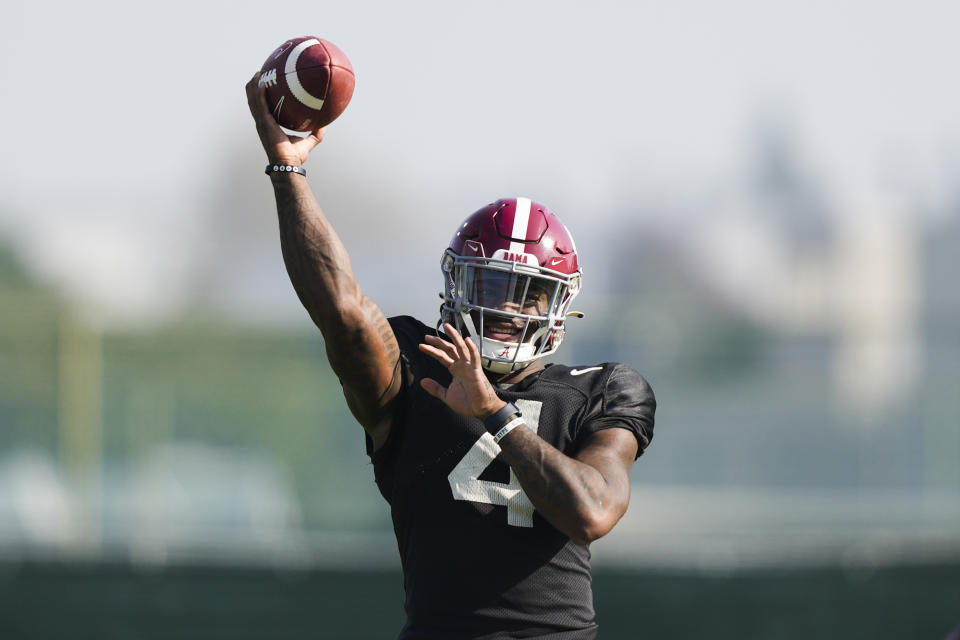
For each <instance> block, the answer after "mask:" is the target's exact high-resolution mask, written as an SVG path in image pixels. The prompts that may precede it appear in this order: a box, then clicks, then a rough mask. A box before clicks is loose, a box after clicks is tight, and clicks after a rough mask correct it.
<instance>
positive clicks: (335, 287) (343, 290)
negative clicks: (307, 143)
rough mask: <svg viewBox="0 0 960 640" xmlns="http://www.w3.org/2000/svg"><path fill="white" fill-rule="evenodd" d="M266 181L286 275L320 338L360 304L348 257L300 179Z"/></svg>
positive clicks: (285, 177)
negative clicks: (274, 206)
mask: <svg viewBox="0 0 960 640" xmlns="http://www.w3.org/2000/svg"><path fill="white" fill-rule="evenodd" d="M271 181H272V183H273V190H274V196H275V198H276V202H277V216H278V218H279V223H280V247H281V250H282V252H283V262H284V264H285V265H286V268H287V274H288V275H289V276H290V281H291V283H293V288H294V290H295V291H296V292H297V296H298V297H299V298H300V302H301V303H303V306H304V307H305V308H306V310H307V312H308V313H309V314H310V317H311V318H312V319H313V321H314V323H316V325H317V326H318V327H319V328H320V330H321V331H323V332H324V334H325V335H326V332H327V330H329V329H331V328H333V327H335V326H336V324H338V321H339V319H340V317H342V315H343V312H344V311H350V310H353V309H359V308H360V305H361V303H362V293H361V291H360V287H359V285H358V284H357V281H356V278H355V277H354V275H353V269H352V267H351V265H350V257H349V255H348V254H347V250H346V248H345V247H344V246H343V243H342V242H341V241H340V237H339V236H338V235H337V233H336V231H335V230H334V229H333V226H332V225H331V224H330V222H329V221H328V220H327V218H326V216H324V215H323V212H322V211H321V210H320V206H319V205H318V204H317V201H316V198H314V195H313V192H312V191H311V190H310V187H309V185H308V184H307V181H306V179H305V178H304V177H302V176H299V175H294V174H289V173H288V174H273V175H271Z"/></svg>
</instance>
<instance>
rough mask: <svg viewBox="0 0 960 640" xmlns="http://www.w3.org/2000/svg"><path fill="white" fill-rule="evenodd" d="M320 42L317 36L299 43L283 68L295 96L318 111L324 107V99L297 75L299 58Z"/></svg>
mask: <svg viewBox="0 0 960 640" xmlns="http://www.w3.org/2000/svg"><path fill="white" fill-rule="evenodd" d="M319 44H320V41H319V40H317V39H316V38H311V39H309V40H304V41H303V42H301V43H300V44H298V45H297V46H296V47H294V48H293V51H291V52H290V55H289V56H288V57H287V64H286V65H285V66H284V69H283V73H284V75H286V77H287V85H288V86H289V87H290V93H292V94H293V97H294V98H296V99H297V100H299V101H300V102H302V103H303V104H305V105H307V106H308V107H310V108H311V109H316V110H317V111H320V109H322V108H323V100H321V99H320V98H318V97H316V96H315V95H312V94H310V93H309V92H308V91H307V90H306V89H304V88H303V85H302V84H300V77H299V76H298V75H297V60H298V59H299V58H300V54H301V53H303V52H304V51H306V50H307V49H309V48H310V47H312V46H314V45H319Z"/></svg>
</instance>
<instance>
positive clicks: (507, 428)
mask: <svg viewBox="0 0 960 640" xmlns="http://www.w3.org/2000/svg"><path fill="white" fill-rule="evenodd" d="M523 424H525V423H524V421H523V418H521V417H516V418H514V419H513V420H511V421H510V422H508V423H507V424H505V425H503V427H502V428H501V429H500V431H497V434H496V435H495V436H493V441H494V442H496V443H497V444H499V443H500V441H501V440H503V438H504V437H505V436H506V435H507V434H508V433H510V432H511V431H513V430H514V429H516V428H517V427H519V426H521V425H523Z"/></svg>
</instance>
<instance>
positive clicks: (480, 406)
mask: <svg viewBox="0 0 960 640" xmlns="http://www.w3.org/2000/svg"><path fill="white" fill-rule="evenodd" d="M443 328H444V330H445V331H446V332H447V335H448V336H450V339H451V340H452V342H448V341H447V340H444V339H443V338H440V337H437V336H429V335H428V336H426V338H424V339H425V340H426V341H427V344H421V345H420V351H423V352H424V353H426V354H427V355H429V356H432V357H433V358H435V359H436V360H438V361H439V362H440V363H441V364H442V365H443V366H445V367H446V368H447V370H448V371H449V372H450V375H452V376H453V380H452V381H451V382H450V386H448V387H444V386H443V385H442V384H440V383H439V382H437V381H436V380H434V379H432V378H424V379H423V380H421V381H420V386H422V387H423V388H424V390H426V392H427V393H429V394H430V395H432V396H433V397H435V398H439V399H440V400H442V401H443V403H444V404H445V405H447V406H448V407H450V408H451V409H453V410H454V411H456V412H457V413H459V414H460V415H462V416H468V417H474V418H480V419H481V420H482V419H483V418H486V417H487V416H490V415H493V414H494V413H496V412H497V411H499V410H500V409H502V408H503V407H504V405H506V402H504V401H503V400H501V399H500V398H499V397H498V396H497V393H496V391H494V390H493V385H492V384H490V381H489V380H488V379H487V376H486V374H485V373H484V372H483V367H482V366H481V359H480V350H479V349H478V348H477V345H476V344H475V343H474V342H473V340H469V339H468V340H464V338H463V336H461V335H460V333H459V332H458V331H457V330H456V329H455V328H454V327H453V325H451V324H449V323H448V324H445V325H443Z"/></svg>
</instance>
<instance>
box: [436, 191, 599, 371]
mask: <svg viewBox="0 0 960 640" xmlns="http://www.w3.org/2000/svg"><path fill="white" fill-rule="evenodd" d="M440 265H441V269H442V271H443V293H442V294H441V295H442V297H443V300H444V303H443V306H442V307H441V308H440V320H441V322H449V323H450V324H452V325H453V326H454V327H456V329H457V331H459V332H460V333H461V334H462V335H464V336H468V337H469V338H470V339H472V340H473V341H474V342H475V343H476V344H477V346H478V348H479V349H480V354H481V356H482V358H483V361H482V364H483V367H484V368H485V369H487V370H488V371H493V372H496V373H508V372H511V371H517V370H519V369H522V368H524V367H526V366H527V365H528V364H530V363H531V362H533V361H534V360H536V359H538V358H541V357H543V356H545V355H548V354H551V353H553V352H554V351H556V350H557V347H559V346H560V343H561V342H562V341H563V334H564V321H565V320H566V318H567V316H568V315H574V316H579V317H582V315H583V314H581V313H578V312H570V311H568V309H569V307H570V303H571V301H572V300H573V299H574V297H576V295H577V294H578V293H579V292H580V279H581V271H580V265H579V262H578V260H577V247H576V245H575V244H574V243H573V238H572V237H571V236H570V232H569V231H568V230H567V228H566V227H565V226H563V223H562V222H560V220H559V219H558V218H557V217H556V216H555V215H553V214H552V213H550V211H549V210H548V209H547V208H546V207H545V206H543V205H542V204H538V203H536V202H531V201H530V199H529V198H510V199H504V200H497V201H496V202H494V203H493V204H489V205H487V206H485V207H483V208H482V209H480V210H479V211H477V212H476V213H474V214H473V215H471V216H470V217H469V218H467V219H466V220H465V221H464V222H463V224H462V225H460V228H459V229H457V232H456V233H455V234H454V236H453V239H452V240H451V241H450V247H449V248H448V249H447V250H446V251H444V253H443V258H442V260H441V263H440Z"/></svg>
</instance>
